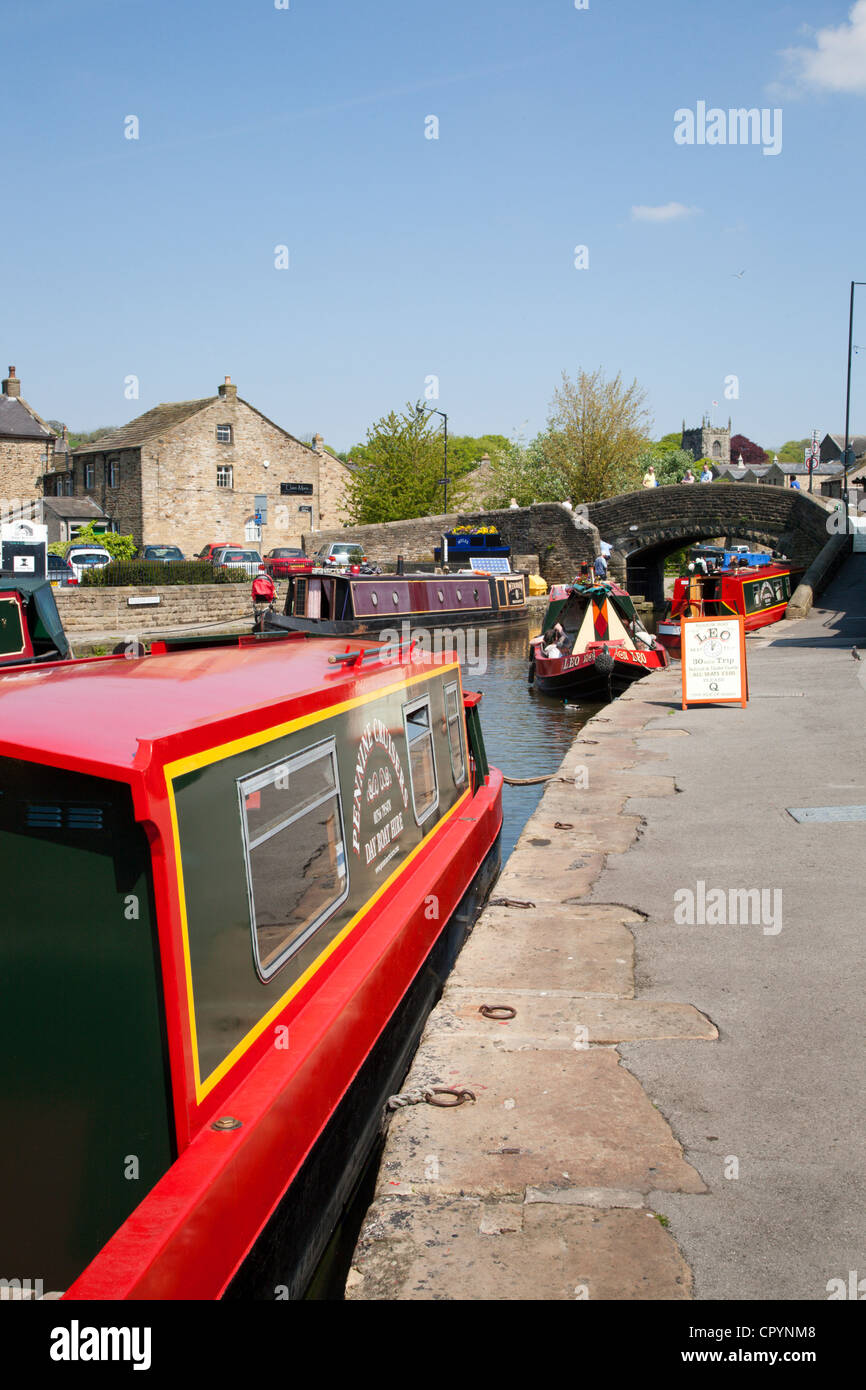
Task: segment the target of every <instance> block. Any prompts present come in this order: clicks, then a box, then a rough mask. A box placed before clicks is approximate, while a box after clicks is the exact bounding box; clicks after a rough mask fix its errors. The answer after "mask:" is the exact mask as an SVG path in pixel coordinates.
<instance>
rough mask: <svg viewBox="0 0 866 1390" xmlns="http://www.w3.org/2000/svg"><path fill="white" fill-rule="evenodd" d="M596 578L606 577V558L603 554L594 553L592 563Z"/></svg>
mask: <svg viewBox="0 0 866 1390" xmlns="http://www.w3.org/2000/svg"><path fill="white" fill-rule="evenodd" d="M592 568H593V570H594V571H595V577H596V579H607V560H606V559H605V558H604V556H603V555H596V557H595V563H594V565H593V567H592Z"/></svg>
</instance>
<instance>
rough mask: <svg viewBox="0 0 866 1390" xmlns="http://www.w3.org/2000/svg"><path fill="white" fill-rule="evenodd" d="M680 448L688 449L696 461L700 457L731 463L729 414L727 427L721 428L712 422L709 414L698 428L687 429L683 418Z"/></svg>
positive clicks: (716, 461)
mask: <svg viewBox="0 0 866 1390" xmlns="http://www.w3.org/2000/svg"><path fill="white" fill-rule="evenodd" d="M680 448H681V449H687V450H688V451H689V453H690V454H691V456H692V458H693V459H695V461H697V460H698V459H709V460H710V462H711V463H730V461H731V419H730V416H728V428H727V429H721V428H718V427H717V426H715V425H712V424H710V417H709V415H705V416H704V417H703V419H702V420H701V423H700V427H699V428H697V429H690V430H687V429H686V422H685V420H683V438H682V443H681V445H680Z"/></svg>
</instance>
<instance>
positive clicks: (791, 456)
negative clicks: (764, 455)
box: [769, 434, 812, 463]
mask: <svg viewBox="0 0 866 1390" xmlns="http://www.w3.org/2000/svg"><path fill="white" fill-rule="evenodd" d="M811 443H812V436H811V435H810V434H807V435H806V438H805V439H789V440H788V441H787V443H786V444H783V445H782V447H781V449H776V450H775V451H774V450H773V449H770V450H769V453H770V454H771V455H772V454H773V453H774V452H775V453H777V454H778V455H779V462H780V463H802V462H803V455H804V450H806V449H808V447H809V445H810V444H811Z"/></svg>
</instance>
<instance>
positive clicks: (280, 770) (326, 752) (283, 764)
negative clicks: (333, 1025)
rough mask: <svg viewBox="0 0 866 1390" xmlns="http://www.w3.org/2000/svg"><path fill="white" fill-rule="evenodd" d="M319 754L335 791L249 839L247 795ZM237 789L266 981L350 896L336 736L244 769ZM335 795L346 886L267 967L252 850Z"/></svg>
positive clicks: (261, 969) (257, 961)
mask: <svg viewBox="0 0 866 1390" xmlns="http://www.w3.org/2000/svg"><path fill="white" fill-rule="evenodd" d="M320 758H330V760H331V767H332V769H333V773H334V788H335V789H334V791H329V792H327V793H326V794H325V795H324V796H321V797H319V799H318V800H317V801H313V802H311V803H310V805H308V806H304V807H303V808H302V809H301V810H299V811H295V812H294V813H292V812H291V811H289V812H288V814H287V815H286V818H285V820H283V821H280V823H279V825H276V826H273V827H272V828H271V829H270V830H268V831H267V832H266V833H265V834H263V835H259V836H254V837H253V838H252V839H250V834H249V826H248V824H247V811H246V798H247V797H248V796H249V795H250V793H251V792H255V791H260V790H261V789H262V787H267V786H270V785H271V784H272V783H274V782H276V780H277V778H278V776H289V777H291V775H292V772H296V771H297V770H298V769H299V768H302V767H308V766H309V764H310V763H313V762H317V761H318V760H319V759H320ZM237 790H238V804H239V808H240V818H241V828H242V830H243V839H244V865H245V868H246V875H247V896H248V899H249V906H250V932H251V934H252V945H253V960H254V961H255V966H256V973H257V974H258V977H259V979H260V980H262V981H264V983H266V984H267V983H268V981H270V980H272V979H273V978H274V976H275V975H276V974H277V972H278V971H279V970H282V968H283V966H284V965H285V964H286V963H287V961H289V960H291V958H292V956H294V955H297V953H298V951H300V949H301V947H302V946H305V945H306V943H307V942H308V941H309V940H310V938H311V937H312V936H313V935H314V933H315V932H317V931H318V930H319V928H320V927H322V926H324V924H325V922H327V921H328V920H329V919H330V918H331V917H333V915H334V913H335V912H336V911H337V909H338V908H339V907H341V906H342V905H343V903H344V902H345V901H346V899H347V898H348V896H349V878H350V875H349V856H348V855H347V853H346V827H345V821H344V817H343V796H342V792H341V790H340V769H339V765H338V763H337V741H336V739H335V738H329V739H325V740H324V741H323V742H322V743H316V744H313V745H312V746H311V747H309V748H305V749H303V750H302V751H301V752H299V753H294V754H292V755H291V756H289V757H286V758H280V759H279V761H277V762H275V763H269V764H268V766H267V767H263V768H259V769H257V771H255V772H248V773H244V775H243V776H241V777H238V779H237ZM334 797H336V800H337V816H338V821H339V827H338V828H339V834H340V839H339V841H338V844H337V859H338V863H339V862H340V860H342V868H343V877H344V884H343V888H342V890H341V892H340V894H339V896H338V897H336V898H335V899H334V900H333V902H331V903H329V904H328V906H327V907H325V908H323V909H322V911H321V912H320V913H319V915H318V917H316V919H315V921H313V922H311V923H310V925H309V926H308V927H307V928H306V929H305V930H304V931H303V932H302V934H301V935H300V936H298V937H296V938H295V940H294V941H291V942H289V944H288V946H286V947H285V949H284V950H282V951H281V952H280V954H279V955H278V956H276V957H275V958H274V960H273V961H271V963H270V965H269V966H268V967H267V969H265V968H264V967H263V966H262V962H261V959H260V957H259V938H258V930H257V927H256V904H255V894H254V891H253V870H252V863H251V860H250V853H251V851H252V850H254V849H255V848H256V846H257V845H260V844H263V843H264V842H265V840H269V839H271V838H272V837H273V836H274V835H277V834H279V833H280V832H281V831H283V830H286V829H287V828H288V827H289V826H290V825H292V824H294V822H295V821H298V820H301V819H302V818H303V817H304V816H308V815H309V814H310V813H311V812H312V811H315V810H317V809H318V807H319V806H323V805H324V804H325V802H326V801H331V800H333V798H334Z"/></svg>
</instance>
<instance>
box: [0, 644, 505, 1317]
mask: <svg viewBox="0 0 866 1390" xmlns="http://www.w3.org/2000/svg"><path fill="white" fill-rule="evenodd" d="M479 699H480V697H479V696H476V695H472V694H470V693H468V692H465V691H464V690H463V688H462V683H461V675H460V669H459V667H458V665H457V664H456V662H455V661H454V660H453V658H452V657H450V656H434V655H430V654H425V653H421V654H419V653H418V652H417V650H414V649H412V648H411V647H408V646H407V647H402V648H400V650H399V652H398V653H396V654H394V653H393V651H392V652H391V654H390V655H388V654H387V653H386V652H383V649H382V648H381V647H379V646H376V647H374V648H372V649H367V650H365V649H364V648H363V646H361V645H360V644H358V643H354V644H348V645H347V644H346V643H345V642H337V641H333V640H328V639H324V640H318V641H311V640H310V639H308V638H305V637H298V636H286V635H279V636H271V637H267V636H265V637H259V638H256V637H254V636H252V635H250V636H248V637H242V638H232V639H224V640H222V641H219V640H215V641H212V642H211V643H210V644H208V645H201V646H199V647H197V648H196V647H190V646H189V644H188V643H187V644H185V645H184V646H182V647H181V648H180V649H178V650H174V651H173V650H171V649H170V647H169V644H167V643H164V642H162V643H154V645H153V648H152V650H151V653H150V654H149V655H144V656H136V657H133V658H131V659H127V658H124V657H122V656H118V657H106V658H97V659H95V660H88V661H74V660H71V661H58V662H55V664H53V665H51V666H50V667H44V668H40V667H38V666H37V667H34V666H33V665H32V664H31V665H29V666H17V667H14V668H10V669H8V670H5V671H2V672H0V881H2V885H3V891H2V902H3V921H2V928H0V981H2V983H0V994H2V1005H3V1019H4V1053H5V1057H4V1061H5V1068H4V1070H5V1083H4V1110H5V1125H4V1133H5V1135H6V1139H5V1142H4V1144H3V1146H2V1160H0V1174H2V1176H0V1208H2V1218H0V1265H2V1274H3V1276H4V1277H5V1278H7V1279H10V1280H11V1279H13V1278H18V1279H21V1280H24V1279H38V1280H40V1281H41V1284H42V1287H43V1289H44V1291H46V1292H47V1291H58V1292H62V1293H63V1294H64V1297H65V1298H66V1299H68V1300H76V1299H218V1298H243V1299H248V1298H263V1299H267V1298H271V1299H272V1298H299V1297H303V1295H304V1293H305V1290H306V1289H307V1288H308V1286H309V1283H310V1279H311V1276H312V1274H313V1272H314V1270H315V1268H316V1265H317V1263H318V1261H319V1260H320V1258H321V1255H322V1252H323V1251H324V1249H325V1247H326V1245H327V1242H328V1240H329V1238H330V1235H331V1232H332V1231H333V1229H334V1227H335V1225H336V1224H337V1223H338V1221H339V1220H340V1217H341V1214H342V1212H343V1211H344V1209H345V1207H346V1204H347V1203H348V1201H349V1200H350V1198H351V1196H352V1193H353V1190H354V1188H355V1185H356V1184H357V1181H358V1178H359V1174H360V1173H361V1171H362V1169H363V1168H364V1166H365V1164H366V1163H367V1162H368V1160H369V1157H370V1155H371V1153H373V1151H374V1149H375V1146H376V1143H377V1140H378V1137H379V1132H380V1128H381V1120H382V1113H383V1107H384V1105H385V1103H386V1101H387V1098H388V1096H389V1095H390V1094H392V1093H393V1092H394V1091H395V1090H398V1089H399V1086H400V1083H401V1081H402V1078H403V1076H404V1075H405V1072H406V1070H407V1068H408V1064H409V1060H410V1058H411V1055H412V1052H413V1050H414V1048H415V1046H416V1044H417V1040H418V1037H419V1035H420V1031H421V1029H422V1027H423V1022H424V1019H425V1018H426V1015H427V1013H428V1012H429V1009H430V1007H431V1006H432V1004H433V1003H434V1002H435V998H436V997H437V994H438V991H439V990H440V988H441V985H442V982H443V980H444V979H445V978H446V977H447V974H448V972H449V970H450V968H451V965H452V964H453V961H454V959H455V956H456V953H457V951H458V950H459V947H460V945H461V943H462V940H463V937H464V935H465V932H466V930H467V926H468V925H471V920H472V917H473V916H474V913H475V911H476V910H477V908H478V907H479V906H480V903H481V902H482V901H483V898H484V896H485V895H486V893H487V891H488V890H489V887H490V885H491V883H492V881H493V880H494V878H495V875H496V872H497V870H498V863H499V833H500V828H501V820H502V809H501V789H502V777H501V774H500V773H499V772H498V771H496V770H495V769H490V768H489V767H488V765H487V762H486V758H485V753H484V746H483V741H482V738H481V732H480V724H479V718H478V702H479Z"/></svg>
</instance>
